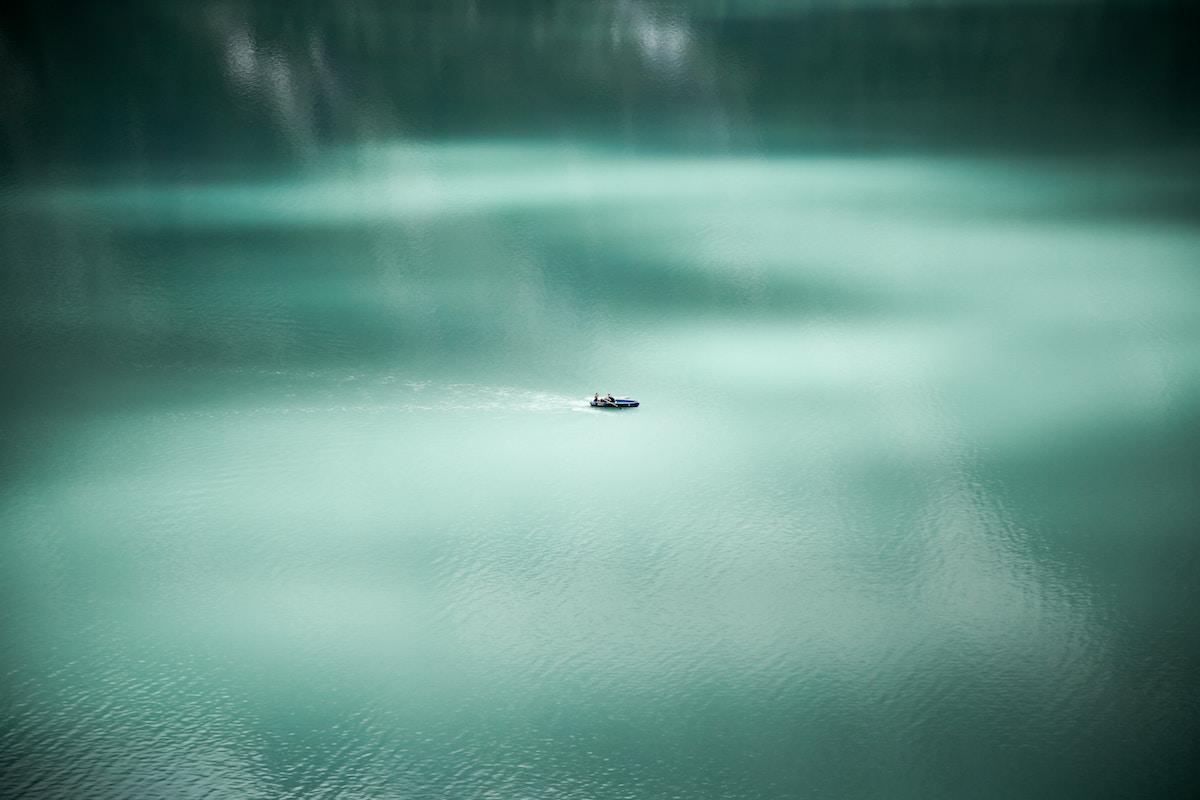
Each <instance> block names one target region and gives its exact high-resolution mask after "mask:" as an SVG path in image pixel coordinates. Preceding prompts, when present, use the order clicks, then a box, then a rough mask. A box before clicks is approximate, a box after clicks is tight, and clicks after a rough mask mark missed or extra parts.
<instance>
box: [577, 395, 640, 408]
mask: <svg viewBox="0 0 1200 800" xmlns="http://www.w3.org/2000/svg"><path fill="white" fill-rule="evenodd" d="M588 402H589V403H590V404H591V406H592V408H637V407H638V406H639V405H641V403H639V402H638V401H637V400H630V399H629V398H626V397H619V398H617V399H616V400H614V401H613V402H611V403H610V402H608V401H607V400H590V401H588Z"/></svg>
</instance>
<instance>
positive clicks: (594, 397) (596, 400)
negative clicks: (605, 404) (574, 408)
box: [592, 392, 600, 403]
mask: <svg viewBox="0 0 1200 800" xmlns="http://www.w3.org/2000/svg"><path fill="white" fill-rule="evenodd" d="M592 402H593V403H599V402H600V393H599V392H596V393H595V394H594V395H592Z"/></svg>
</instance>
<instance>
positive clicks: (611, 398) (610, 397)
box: [604, 394, 617, 405]
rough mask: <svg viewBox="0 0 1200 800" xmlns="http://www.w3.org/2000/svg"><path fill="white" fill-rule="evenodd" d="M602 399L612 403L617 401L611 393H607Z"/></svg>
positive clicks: (614, 403)
mask: <svg viewBox="0 0 1200 800" xmlns="http://www.w3.org/2000/svg"><path fill="white" fill-rule="evenodd" d="M604 399H605V400H606V401H607V402H609V403H611V404H613V405H616V403H617V401H616V399H615V398H614V397H613V396H612V395H611V394H610V395H608V396H607V397H605V398H604Z"/></svg>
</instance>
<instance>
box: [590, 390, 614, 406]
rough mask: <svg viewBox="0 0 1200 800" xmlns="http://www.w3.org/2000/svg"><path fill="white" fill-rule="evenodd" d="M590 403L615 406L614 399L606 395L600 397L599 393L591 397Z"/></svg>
mask: <svg viewBox="0 0 1200 800" xmlns="http://www.w3.org/2000/svg"><path fill="white" fill-rule="evenodd" d="M592 402H593V403H608V404H610V405H614V406H615V405H616V404H617V401H616V398H614V397H613V396H612V395H611V394H606V395H604V397H601V396H600V393H599V392H596V394H595V395H593V396H592Z"/></svg>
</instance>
